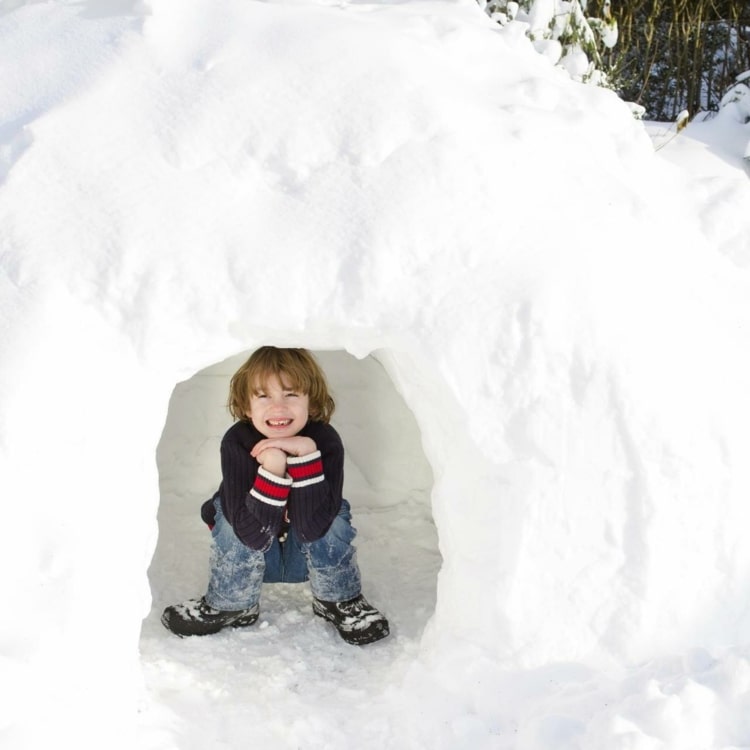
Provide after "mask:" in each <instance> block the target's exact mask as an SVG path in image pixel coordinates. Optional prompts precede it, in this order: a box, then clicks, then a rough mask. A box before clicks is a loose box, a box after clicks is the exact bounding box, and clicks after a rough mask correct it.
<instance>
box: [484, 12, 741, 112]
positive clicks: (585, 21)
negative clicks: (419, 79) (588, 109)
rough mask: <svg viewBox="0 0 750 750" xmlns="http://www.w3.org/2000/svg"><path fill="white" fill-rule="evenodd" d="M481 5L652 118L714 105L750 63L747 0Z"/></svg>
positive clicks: (576, 75)
mask: <svg viewBox="0 0 750 750" xmlns="http://www.w3.org/2000/svg"><path fill="white" fill-rule="evenodd" d="M480 3H482V4H483V5H484V0H480ZM484 7H485V9H486V11H487V13H489V15H490V16H491V17H492V18H494V19H495V20H497V21H498V23H501V24H505V23H509V22H511V21H513V20H517V21H521V22H524V23H526V24H527V25H528V31H527V34H528V35H529V36H530V38H531V39H532V40H533V42H534V44H535V45H536V46H537V49H538V50H539V51H540V52H542V53H543V54H546V55H547V56H549V57H551V58H552V59H553V61H554V62H555V63H556V64H559V65H562V66H563V67H565V68H566V69H567V70H568V72H569V73H570V74H571V75H572V76H573V77H574V78H577V79H579V80H582V81H589V82H593V83H598V84H600V85H606V86H610V87H611V88H613V89H614V90H615V91H617V92H618V94H620V96H622V98H623V99H625V100H626V101H629V102H634V103H636V104H637V105H640V106H641V107H643V113H644V114H645V116H646V117H647V118H648V119H650V120H665V121H672V120H674V119H675V118H677V116H678V115H679V114H680V113H681V112H682V111H684V110H688V111H689V112H690V114H691V116H692V115H695V114H697V113H698V112H700V111H712V110H717V109H718V108H719V105H720V103H721V99H722V97H723V96H724V94H725V93H726V92H727V90H728V89H729V88H730V87H731V86H732V85H733V84H734V82H735V80H736V78H737V76H738V75H739V74H741V73H742V72H743V71H747V70H750V1H749V0H615V2H612V3H610V0H588V1H587V0H519V2H514V1H513V0H489V2H486V5H484ZM582 56H585V59H586V64H583V62H582ZM573 63H574V64H573Z"/></svg>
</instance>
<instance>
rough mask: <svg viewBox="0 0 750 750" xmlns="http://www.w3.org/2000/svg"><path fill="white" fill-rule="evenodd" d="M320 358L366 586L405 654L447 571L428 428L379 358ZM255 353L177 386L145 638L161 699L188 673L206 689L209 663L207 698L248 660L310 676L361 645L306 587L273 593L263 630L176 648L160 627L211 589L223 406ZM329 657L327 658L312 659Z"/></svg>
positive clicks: (225, 418) (394, 653)
mask: <svg viewBox="0 0 750 750" xmlns="http://www.w3.org/2000/svg"><path fill="white" fill-rule="evenodd" d="M314 353H315V356H316V358H317V359H318V361H319V362H320V364H321V365H322V367H323V369H324V370H325V372H326V375H327V377H328V379H329V383H330V386H331V389H332V392H333V395H334V398H335V400H336V413H335V414H334V417H333V420H332V424H333V425H334V426H335V427H336V429H337V430H338V431H339V433H340V434H341V436H342V438H343V441H344V445H345V447H346V451H347V459H346V465H345V486H344V494H345V496H346V497H347V498H348V499H349V500H350V502H351V504H352V508H353V513H354V525H355V527H356V528H357V529H358V538H357V549H358V557H359V563H360V567H361V569H362V575H363V588H364V590H365V594H366V595H367V596H368V598H369V599H370V600H371V601H372V602H373V603H375V604H377V606H379V607H380V608H381V609H383V611H384V612H386V614H387V615H388V617H389V619H390V620H391V623H392V635H393V636H394V637H395V638H393V639H389V640H397V641H398V642H399V643H400V644H401V646H404V645H406V646H408V644H409V643H414V642H416V641H417V640H418V639H419V637H420V636H421V633H422V631H423V629H424V626H425V624H426V623H427V621H428V619H429V617H430V615H431V614H432V613H433V612H434V609H435V590H436V578H437V573H438V569H439V568H440V565H441V557H440V553H439V552H438V548H437V534H436V530H435V526H434V523H433V519H432V512H431V505H430V495H431V490H432V481H433V477H432V471H431V468H430V465H429V463H428V461H427V459H426V457H425V455H424V452H423V450H422V445H421V436H420V431H419V427H418V425H417V422H416V419H415V417H414V415H413V413H412V412H411V410H410V409H409V407H408V406H407V405H406V403H405V402H404V400H403V398H402V397H401V396H400V395H399V394H398V392H397V391H396V388H395V386H394V384H393V382H392V380H391V379H390V377H389V375H388V373H387V372H386V370H385V369H384V368H383V366H382V365H381V363H380V362H379V361H378V355H377V353H375V354H371V355H370V356H368V357H366V358H364V359H360V360H358V359H356V358H355V357H353V356H352V355H350V354H347V353H346V352H342V351H315V352H314ZM248 354H249V353H248V352H242V353H240V354H238V355H236V356H234V357H231V358H229V359H227V360H224V361H222V362H219V363H217V364H215V365H212V366H210V367H208V368H206V369H204V370H202V371H200V372H198V373H197V374H196V375H194V376H193V377H192V378H190V379H189V380H186V381H184V382H181V383H179V384H178V385H177V386H176V387H175V389H174V391H173V394H172V397H171V400H170V404H169V410H168V415H167V419H166V423H165V426H164V431H163V434H162V437H161V440H160V443H159V446H158V449H157V463H158V468H159V482H160V492H161V502H160V506H159V514H158V524H159V540H158V544H157V548H156V551H155V554H154V558H153V561H152V564H151V566H150V569H149V580H150V585H151V591H152V599H153V607H152V610H151V612H150V614H149V616H148V617H147V618H146V620H145V621H144V625H143V631H142V637H141V655H142V662H143V665H144V671H145V674H146V678H147V682H151V684H152V687H153V688H154V689H155V690H156V691H157V692H161V691H162V690H169V689H170V686H169V683H170V680H171V679H175V680H177V682H182V681H184V680H185V679H186V675H191V677H190V678H188V679H193V678H195V679H198V677H197V675H198V674H199V673H200V674H201V675H202V677H201V679H202V680H205V679H206V667H207V664H206V659H209V660H210V661H211V664H210V667H209V670H208V671H210V672H211V674H213V675H214V677H213V678H212V680H213V679H216V680H218V682H211V683H210V684H211V689H210V690H209V692H210V691H211V690H218V691H219V692H221V691H223V690H224V689H227V685H228V683H227V682H225V680H226V679H229V678H227V675H228V674H229V675H231V674H235V673H236V671H237V670H238V669H239V670H240V671H241V670H242V664H243V663H246V664H248V668H250V666H249V665H250V664H251V665H252V668H251V671H252V672H253V673H254V674H257V673H258V671H259V670H260V672H261V673H266V672H268V673H271V672H274V673H277V672H278V667H279V664H280V662H279V660H280V659H281V660H282V661H283V662H284V664H286V665H288V663H290V662H291V663H296V664H297V665H298V669H299V670H300V672H301V673H303V674H307V675H308V677H310V675H311V674H312V673H313V672H315V662H316V659H322V660H326V663H327V664H328V665H330V660H331V659H334V660H335V659H336V658H338V656H337V655H339V654H340V653H341V649H342V647H343V648H344V650H346V649H349V650H351V648H352V647H348V646H346V645H345V644H343V642H341V641H340V640H339V639H338V637H337V636H336V634H335V633H334V632H333V630H332V629H330V630H329V629H328V626H327V625H326V624H325V623H322V622H321V621H319V620H313V618H312V613H311V612H310V594H309V586H308V585H307V584H274V585H265V586H264V590H263V594H262V601H261V608H262V614H261V618H260V620H259V625H258V626H256V627H253V628H248V629H246V630H243V631H241V632H240V631H234V632H230V633H226V634H225V633H221V634H219V635H218V636H214V637H212V638H210V639H187V640H179V639H177V638H174V636H171V635H170V634H169V633H167V632H166V631H165V630H164V629H163V628H162V626H161V624H160V623H159V615H160V612H161V610H162V609H163V607H164V606H166V605H167V604H170V603H173V602H175V601H180V600H182V599H184V598H190V597H193V596H196V595H200V594H201V593H203V591H204V590H205V586H206V581H207V577H208V552H209V546H210V535H209V534H208V533H206V529H205V526H204V525H203V524H202V523H201V521H200V518H199V516H198V508H199V505H200V503H201V502H202V501H203V499H205V498H207V497H209V496H210V495H211V494H212V493H213V492H214V491H215V489H216V487H217V486H218V481H219V478H220V473H219V463H218V461H219V443H220V440H221V437H222V435H223V434H224V432H225V431H226V429H227V428H228V427H229V426H230V425H231V423H232V421H231V417H230V416H229V414H228V412H227V410H226V408H225V402H226V395H227V388H228V383H229V379H230V377H231V375H232V373H234V372H235V370H236V369H237V368H238V367H239V365H240V364H241V363H242V362H243V361H244V360H245V359H246V358H247V356H248ZM321 629H322V630H321ZM199 642H200V643H199ZM238 648H239V649H241V652H242V656H241V657H240V661H239V662H238V661H237V656H238V654H237V649H238ZM321 648H323V649H324V650H328V653H327V654H321V653H316V654H315V655H313V656H311V655H310V654H311V652H320V650H321ZM355 651H359V650H357V649H355ZM165 653H168V654H169V658H170V660H171V659H172V658H173V659H174V661H173V662H171V667H170V670H174V671H173V672H170V674H171V675H172V677H170V676H169V675H168V674H166V673H165V672H164V670H163V669H162V667H163V658H164V655H165ZM198 654H200V658H199V657H198ZM400 654H403V649H402V648H396V649H393V648H391V649H390V655H389V656H388V657H387V658H386V659H385V664H382V665H381V666H384V667H388V662H389V661H391V662H392V661H393V659H397V658H398V656H399V655H400ZM282 655H283V656H282ZM303 657H304V658H303ZM348 658H352V657H351V654H350V655H349V657H348ZM355 658H368V657H366V656H365V657H355ZM157 662H158V664H157ZM159 665H161V666H159ZM318 671H320V670H318ZM308 672H309V674H308ZM218 675H223V677H219V676H218ZM383 679H384V682H387V678H385V677H384V678H383ZM165 680H166V684H165ZM282 682H283V680H282ZM173 687H175V688H176V687H177V684H175V685H173ZM287 688H289V686H287ZM279 689H282V687H281V683H280V684H279Z"/></svg>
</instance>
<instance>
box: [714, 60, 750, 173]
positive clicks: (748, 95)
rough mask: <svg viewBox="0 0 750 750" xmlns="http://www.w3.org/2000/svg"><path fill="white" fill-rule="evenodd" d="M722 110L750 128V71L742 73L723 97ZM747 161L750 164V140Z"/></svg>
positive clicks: (746, 153) (747, 148)
mask: <svg viewBox="0 0 750 750" xmlns="http://www.w3.org/2000/svg"><path fill="white" fill-rule="evenodd" d="M719 106H720V107H721V109H724V110H727V111H729V112H731V114H732V116H733V117H735V118H736V119H737V120H738V121H739V122H742V123H745V124H746V125H747V126H748V127H749V128H750V70H746V71H745V72H744V73H741V74H740V75H738V76H737V78H736V79H735V82H734V84H733V85H732V86H730V87H729V90H728V91H727V92H726V94H724V96H723V97H722V100H721V103H720V105H719ZM745 160H746V161H748V162H750V140H748V142H747V147H746V148H745Z"/></svg>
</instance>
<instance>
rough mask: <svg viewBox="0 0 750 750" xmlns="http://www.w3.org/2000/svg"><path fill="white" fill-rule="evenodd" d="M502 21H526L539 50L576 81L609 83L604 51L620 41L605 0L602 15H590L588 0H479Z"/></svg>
mask: <svg viewBox="0 0 750 750" xmlns="http://www.w3.org/2000/svg"><path fill="white" fill-rule="evenodd" d="M479 1H480V4H481V5H482V6H483V7H484V9H485V11H486V12H487V13H488V15H489V16H490V18H492V19H493V20H495V21H497V22H498V23H499V24H501V25H503V26H504V25H506V24H508V23H511V22H517V23H524V24H526V26H527V30H526V33H527V35H528V37H529V38H530V39H531V40H532V42H533V43H534V47H535V48H536V49H537V51H538V52H540V53H541V54H543V55H544V56H545V57H548V58H549V59H550V60H551V61H552V62H553V63H554V64H555V65H559V66H561V67H562V68H564V69H565V70H566V71H567V72H568V73H569V74H570V76H571V78H573V79H574V80H577V81H583V82H586V83H595V84H599V85H607V84H608V83H609V80H608V75H607V72H606V67H607V66H606V65H605V63H604V60H603V54H604V52H605V51H606V50H610V49H612V48H613V47H614V46H615V44H616V43H617V21H616V20H615V18H614V17H613V16H612V13H611V10H610V2H609V0H605V3H604V6H603V8H602V12H601V17H594V16H589V15H587V13H586V11H587V0H520V2H516V1H515V0H489V1H488V2H486V0H479Z"/></svg>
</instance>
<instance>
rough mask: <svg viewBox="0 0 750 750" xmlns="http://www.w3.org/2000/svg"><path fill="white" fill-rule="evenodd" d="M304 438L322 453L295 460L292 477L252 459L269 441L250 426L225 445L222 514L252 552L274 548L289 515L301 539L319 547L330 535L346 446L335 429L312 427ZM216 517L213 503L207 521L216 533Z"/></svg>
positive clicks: (205, 511) (207, 506) (231, 434)
mask: <svg viewBox="0 0 750 750" xmlns="http://www.w3.org/2000/svg"><path fill="white" fill-rule="evenodd" d="M298 434H299V435H303V436H305V437H309V438H312V440H313V441H315V444H316V445H317V447H318V450H317V451H315V452H314V453H311V454H309V455H307V456H299V457H295V456H289V458H288V459H287V475H286V477H277V476H275V475H274V474H271V473H270V472H268V471H266V470H265V469H263V467H261V466H260V464H259V463H258V462H257V461H256V460H255V459H254V458H253V457H252V456H251V455H250V451H251V449H252V447H253V446H254V445H255V444H256V443H257V442H258V441H259V440H262V439H263V437H264V436H263V435H262V434H261V433H260V432H258V430H256V429H255V427H253V425H252V424H251V423H250V422H237V423H236V424H234V425H233V426H232V427H230V428H229V430H227V432H226V434H225V435H224V437H223V439H222V441H221V473H222V481H221V485H220V486H219V489H218V491H217V494H218V495H219V497H220V498H221V511H222V513H223V514H224V517H225V518H226V519H227V521H229V523H230V524H231V526H232V528H233V529H234V533H235V534H236V535H237V537H238V538H239V539H240V540H241V541H242V542H243V543H244V544H246V545H247V546H248V547H251V548H252V549H257V550H266V549H268V548H269V547H270V546H271V544H272V542H273V540H274V538H275V537H276V536H277V535H278V533H279V530H280V528H281V525H282V522H283V519H284V514H285V512H287V513H288V518H289V522H290V523H291V526H292V528H293V529H294V530H295V531H296V532H297V535H298V536H299V538H300V539H301V540H302V541H303V542H313V541H315V540H316V539H320V538H321V537H322V536H324V535H325V533H326V532H327V531H328V529H329V527H330V525H331V524H332V523H333V519H334V518H336V515H337V514H338V512H339V510H340V508H341V493H342V491H343V485H344V446H343V444H342V442H341V438H340V437H339V434H338V433H337V432H336V430H334V429H333V427H331V425H329V424H324V423H323V422H312V421H310V422H308V423H307V424H306V425H305V426H304V427H303V428H302V430H300V432H299V433H298ZM215 517H216V512H215V509H214V504H213V498H211V500H207V501H206V502H205V503H204V504H203V506H202V507H201V518H202V519H203V520H204V521H205V522H206V523H207V524H208V525H209V527H213V525H214V523H215Z"/></svg>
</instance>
